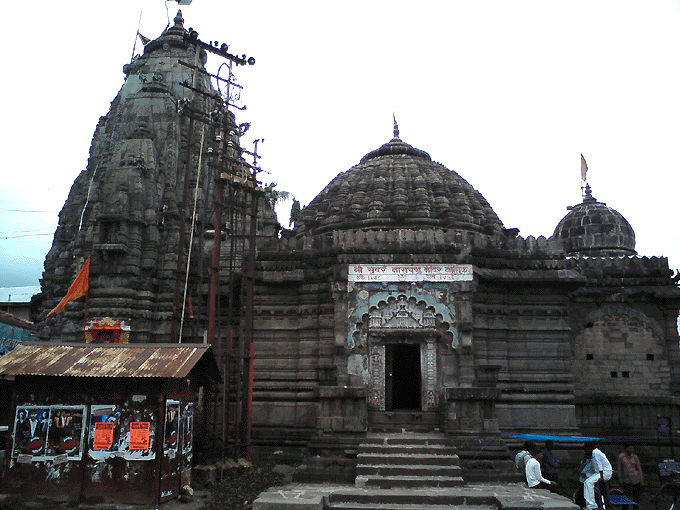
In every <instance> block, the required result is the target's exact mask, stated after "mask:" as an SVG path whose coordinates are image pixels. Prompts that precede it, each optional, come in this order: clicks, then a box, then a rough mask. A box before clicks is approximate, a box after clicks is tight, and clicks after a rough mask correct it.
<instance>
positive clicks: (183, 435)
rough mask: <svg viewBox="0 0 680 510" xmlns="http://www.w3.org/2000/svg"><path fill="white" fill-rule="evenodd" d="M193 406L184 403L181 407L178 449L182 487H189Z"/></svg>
mask: <svg viewBox="0 0 680 510" xmlns="http://www.w3.org/2000/svg"><path fill="white" fill-rule="evenodd" d="M193 436H194V404H193V402H186V403H184V404H183V405H182V419H181V421H180V443H179V444H180V448H181V450H182V456H181V461H180V473H181V477H182V486H184V485H191V462H192V460H193V456H194V438H193Z"/></svg>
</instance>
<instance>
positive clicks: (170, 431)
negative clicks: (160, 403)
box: [163, 400, 179, 459]
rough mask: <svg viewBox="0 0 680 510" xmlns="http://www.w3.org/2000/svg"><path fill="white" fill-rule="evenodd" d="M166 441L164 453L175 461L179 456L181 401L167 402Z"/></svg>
mask: <svg viewBox="0 0 680 510" xmlns="http://www.w3.org/2000/svg"><path fill="white" fill-rule="evenodd" d="M164 430H165V438H164V439H165V440H164V442H163V453H164V454H165V455H166V456H168V457H170V458H171V459H174V458H175V457H176V456H177V445H178V444H179V401H178V400H166V402H165V427H164Z"/></svg>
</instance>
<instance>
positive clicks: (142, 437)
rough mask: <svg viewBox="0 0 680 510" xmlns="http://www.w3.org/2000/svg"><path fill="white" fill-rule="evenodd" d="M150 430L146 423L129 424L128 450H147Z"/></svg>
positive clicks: (149, 424)
mask: <svg viewBox="0 0 680 510" xmlns="http://www.w3.org/2000/svg"><path fill="white" fill-rule="evenodd" d="M150 430H151V423H150V422H148V421H133V422H130V450H148V449H149V431H150Z"/></svg>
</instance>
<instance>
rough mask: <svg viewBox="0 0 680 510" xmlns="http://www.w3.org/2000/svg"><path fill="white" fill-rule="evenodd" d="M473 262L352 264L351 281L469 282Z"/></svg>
mask: <svg viewBox="0 0 680 510" xmlns="http://www.w3.org/2000/svg"><path fill="white" fill-rule="evenodd" d="M472 276H473V272H472V265H471V264H350V266H349V271H348V273H347V279H348V280H349V281H350V282H469V281H472Z"/></svg>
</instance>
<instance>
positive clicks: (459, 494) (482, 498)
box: [253, 483, 578, 510]
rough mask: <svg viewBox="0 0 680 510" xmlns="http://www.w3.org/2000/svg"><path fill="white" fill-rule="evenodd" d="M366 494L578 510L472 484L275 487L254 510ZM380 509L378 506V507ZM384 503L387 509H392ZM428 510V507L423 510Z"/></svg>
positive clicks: (507, 508) (559, 501) (558, 499)
mask: <svg viewBox="0 0 680 510" xmlns="http://www.w3.org/2000/svg"><path fill="white" fill-rule="evenodd" d="M357 492H365V493H366V494H372V495H374V496H376V497H377V499H380V497H381V495H382V496H383V497H384V498H385V500H387V498H388V497H389V498H390V499H391V500H395V499H399V498H400V497H403V499H404V500H406V499H407V498H409V497H410V496H412V495H413V494H414V492H417V493H419V494H422V495H427V496H428V497H432V498H433V499H436V498H437V497H439V496H442V497H444V496H450V497H452V498H453V500H454V501H455V502H454V504H453V505H450V506H448V507H447V508H454V507H458V508H461V510H464V508H465V507H466V506H467V507H476V508H480V507H486V508H497V509H499V510H539V509H545V510H578V506H577V505H575V504H574V503H572V501H571V500H569V499H567V498H565V497H564V496H560V495H559V494H553V493H551V492H549V491H547V490H532V489H529V488H528V487H527V486H526V485H524V484H522V483H469V484H467V485H464V486H462V487H452V488H435V487H433V488H427V489H365V488H356V487H354V486H353V485H348V484H311V483H291V484H288V485H285V486H282V487H273V488H271V489H269V490H268V491H265V492H263V493H262V494H260V496H259V497H258V499H256V500H255V501H254V503H253V510H323V509H325V508H330V506H329V500H330V499H334V498H333V495H336V496H340V497H341V496H342V494H343V493H346V494H350V493H351V494H356V493H357ZM376 506H379V505H376ZM390 506H391V505H388V504H387V503H385V508H388V507H390ZM420 508H427V505H423V506H420Z"/></svg>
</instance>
